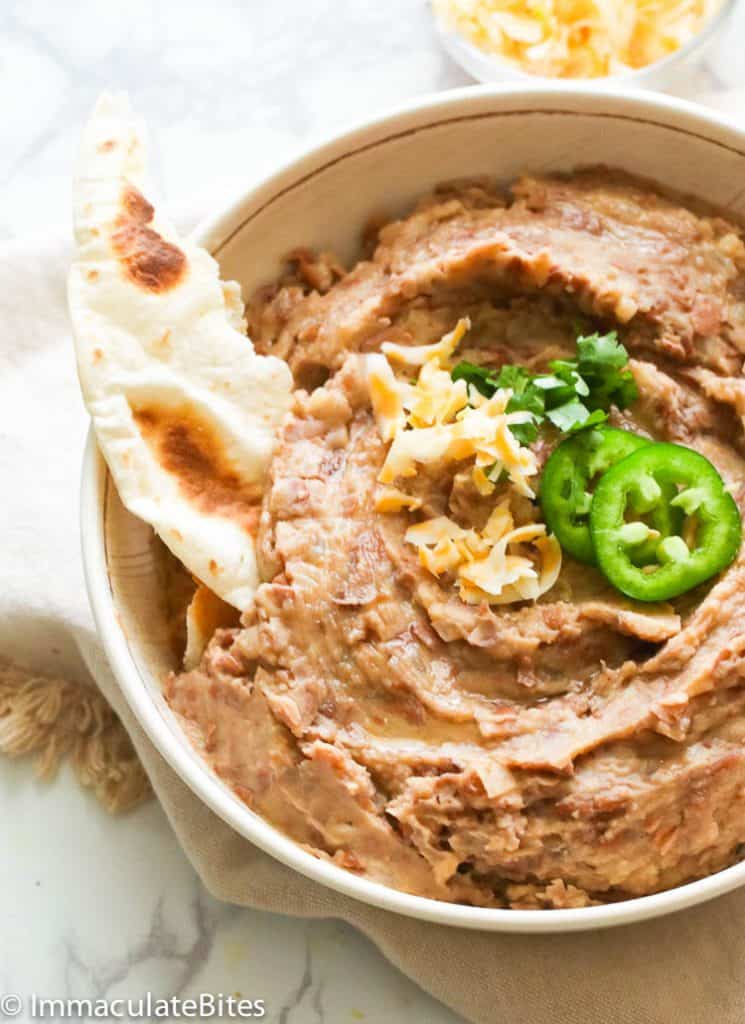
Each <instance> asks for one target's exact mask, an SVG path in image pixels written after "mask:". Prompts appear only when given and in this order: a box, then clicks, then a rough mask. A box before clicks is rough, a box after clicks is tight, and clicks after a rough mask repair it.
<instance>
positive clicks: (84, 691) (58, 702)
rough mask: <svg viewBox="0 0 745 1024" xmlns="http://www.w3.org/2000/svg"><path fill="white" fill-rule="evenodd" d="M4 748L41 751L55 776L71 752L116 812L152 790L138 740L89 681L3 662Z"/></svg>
mask: <svg viewBox="0 0 745 1024" xmlns="http://www.w3.org/2000/svg"><path fill="white" fill-rule="evenodd" d="M0 753H2V754H5V755H7V756H8V757H22V756H24V755H29V754H36V755H38V756H37V758H36V762H35V769H36V774H37V776H38V777H39V778H42V779H51V778H52V777H53V776H54V775H55V774H56V772H57V770H58V768H59V767H60V764H61V762H62V761H63V760H64V759H66V758H69V760H70V763H71V765H72V767H73V770H74V772H75V775H76V777H77V779H78V781H79V782H80V784H81V785H82V786H84V787H86V788H88V789H91V790H92V791H93V792H94V793H95V795H96V797H97V798H98V799H99V800H100V802H101V803H102V804H103V806H104V807H105V808H106V810H107V811H109V812H110V813H112V814H117V813H120V812H122V811H126V810H129V809H130V808H132V807H135V806H136V805H137V804H139V803H141V802H142V801H143V800H145V799H146V798H147V797H148V796H150V794H151V792H152V791H151V788H150V783H149V781H148V778H147V775H146V774H145V771H144V769H143V767H142V764H141V763H140V760H139V758H138V757H137V753H136V751H135V749H134V747H133V746H132V741H131V740H130V738H129V736H128V735H127V733H126V731H125V729H124V727H123V725H122V724H121V722H120V721H119V719H118V718H117V716H116V714H115V713H114V711H113V710H112V709H111V707H110V706H109V705H108V703H107V702H106V700H105V698H104V697H103V695H102V694H100V693H99V692H98V691H97V690H94V689H93V687H91V686H88V685H86V684H84V683H78V682H71V681H70V680H67V679H58V678H54V677H50V676H42V675H36V674H34V673H32V672H29V671H26V670H24V669H22V668H19V667H18V666H15V665H11V664H7V663H3V662H0Z"/></svg>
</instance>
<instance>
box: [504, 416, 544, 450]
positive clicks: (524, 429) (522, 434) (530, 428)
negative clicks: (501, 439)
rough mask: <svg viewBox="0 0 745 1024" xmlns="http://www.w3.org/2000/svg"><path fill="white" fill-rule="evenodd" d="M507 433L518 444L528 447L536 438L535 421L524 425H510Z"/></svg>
mask: <svg viewBox="0 0 745 1024" xmlns="http://www.w3.org/2000/svg"><path fill="white" fill-rule="evenodd" d="M509 431H510V433H511V434H512V436H513V437H514V438H515V440H516V441H518V442H519V443H520V444H522V445H529V444H532V443H533V442H534V441H535V440H536V439H537V438H538V423H537V421H536V420H535V419H532V420H527V421H526V422H525V423H510V424H509Z"/></svg>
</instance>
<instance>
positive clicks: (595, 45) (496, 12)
mask: <svg viewBox="0 0 745 1024" xmlns="http://www.w3.org/2000/svg"><path fill="white" fill-rule="evenodd" d="M736 2H737V0H432V8H433V11H434V14H435V18H436V21H437V24H438V28H439V30H440V35H441V37H442V40H443V42H444V44H445V46H446V48H447V49H448V51H449V52H450V54H451V56H453V57H454V58H455V59H456V60H458V61H459V63H461V64H462V65H463V66H464V67H465V68H466V70H468V71H469V72H470V73H471V74H473V75H475V77H477V78H480V79H482V80H484V81H490V80H494V79H495V78H500V77H509V76H510V74H512V76H513V77H514V75H520V76H522V75H524V74H528V75H533V76H538V77H543V78H552V79H555V78H565V79H585V78H588V79H595V80H597V79H603V78H608V79H616V78H620V77H624V78H629V77H630V78H632V79H638V84H642V85H643V84H650V85H661V84H665V78H664V76H663V75H662V72H663V69H664V70H668V71H669V70H670V68H669V66H670V65H672V64H675V63H677V59H682V58H684V57H686V56H689V55H691V54H692V53H693V52H694V51H695V52H698V50H699V48H700V47H703V46H704V45H705V44H706V43H707V42H710V41H711V38H712V37H713V35H714V33H715V31H716V30H718V29H721V27H722V26H723V24H724V22H725V21H726V18H727V15H728V14H729V13H730V11H731V10H732V8H733V7H734V6H735V4H736ZM657 65H659V68H657V67H656V66H657ZM655 72H659V76H661V77H660V80H659V81H655V80H654V79H653V78H650V74H653V73H655ZM647 79H650V80H649V81H647Z"/></svg>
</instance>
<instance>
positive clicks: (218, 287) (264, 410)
mask: <svg viewBox="0 0 745 1024" xmlns="http://www.w3.org/2000/svg"><path fill="white" fill-rule="evenodd" d="M143 149H144V147H143V132H142V130H141V128H140V125H139V122H138V121H137V120H135V118H134V117H133V115H132V111H131V109H130V106H129V102H128V100H127V98H126V96H123V95H122V96H120V95H117V96H110V95H104V96H102V97H101V98H100V100H99V101H98V104H97V105H96V108H95V110H94V112H93V116H92V117H91V120H90V122H89V124H88V126H87V128H86V131H85V134H84V137H83V145H82V152H81V155H80V161H79V167H78V172H77V175H76V178H75V185H74V195H73V200H74V222H75V238H76V241H77V256H76V259H75V261H74V263H73V265H72V268H71V270H70V277H69V292H68V294H69V302H70V314H71V317H72V323H73V330H74V334H75V342H76V351H77V358H78V372H79V375H80V384H81V388H82V391H83V396H84V398H85V402H86V405H87V407H88V410H89V412H90V414H91V417H92V419H93V425H94V428H95V431H96V437H97V439H98V444H99V446H100V448H101V451H102V452H103V455H104V457H105V459H106V462H107V463H108V466H109V469H110V470H111V473H112V476H113V478H114V481H115V483H116V486H117V489H118V491H119V494H120V496H121V498H122V501H123V502H124V504H125V505H126V506H127V508H128V509H129V510H130V511H131V512H133V513H134V514H135V515H136V516H139V517H140V518H141V519H144V520H145V521H146V522H148V523H150V524H151V525H152V526H153V527H154V529H155V531H156V532H157V533H158V535H159V536H160V537H161V538H162V539H163V541H164V542H165V543H166V544H167V546H168V547H169V548H170V549H171V551H172V552H173V553H174V554H175V555H176V557H177V558H178V559H180V561H181V562H183V564H184V565H185V566H186V567H187V569H189V571H190V572H191V573H192V574H193V575H194V576H196V577H197V578H198V579H199V580H201V581H202V582H203V583H204V584H206V585H207V586H208V587H209V588H210V589H211V590H213V591H214V592H215V593H216V594H217V595H219V597H221V598H222V599H223V600H224V601H227V602H228V603H229V604H231V605H233V606H234V607H236V608H239V609H243V608H246V607H247V606H248V605H249V604H250V602H251V600H252V597H253V594H254V591H255V589H256V586H257V584H258V571H257V565H256V555H255V536H256V530H257V524H258V514H259V502H260V498H261V489H262V480H263V477H264V473H265V470H266V468H267V465H268V463H269V461H270V459H271V454H272V449H273V446H274V441H275V437H276V432H277V427H278V425H279V422H280V420H281V418H282V417H283V415H284V413H285V412H286V410H287V408H288V407H289V403H290V395H291V389H292V377H291V374H290V371H289V369H288V367H287V365H286V364H285V363H284V362H282V361H281V360H279V359H275V358H273V357H265V356H259V355H257V354H256V353H255V352H254V349H253V345H252V344H251V342H250V341H249V340H248V338H247V337H246V335H245V333H244V325H243V306H242V303H241V301H240V295H239V291H238V287H237V285H235V284H223V283H222V282H221V281H220V277H219V269H218V266H217V263H216V262H215V261H214V259H213V258H212V257H211V256H210V255H209V253H207V252H206V251H205V250H204V249H201V248H199V247H198V246H197V245H195V244H194V243H192V242H190V241H188V240H185V239H182V238H179V236H178V234H177V233H176V231H175V230H174V228H173V227H172V225H171V224H169V222H168V221H167V220H166V219H165V218H164V217H163V216H162V215H161V214H160V213H159V212H156V211H155V210H154V209H153V207H152V206H151V205H150V203H149V202H148V201H147V199H145V197H144V195H143V191H142V189H143V178H144V170H145V166H144V151H143Z"/></svg>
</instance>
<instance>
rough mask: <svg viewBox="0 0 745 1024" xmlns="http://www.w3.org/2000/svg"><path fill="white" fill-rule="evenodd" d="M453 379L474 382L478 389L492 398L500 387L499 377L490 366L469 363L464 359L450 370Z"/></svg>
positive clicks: (468, 382)
mask: <svg viewBox="0 0 745 1024" xmlns="http://www.w3.org/2000/svg"><path fill="white" fill-rule="evenodd" d="M450 376H451V377H452V378H453V380H464V381H465V382H466V383H467V384H473V386H474V387H475V388H476V390H477V391H480V392H481V394H482V395H485V396H486V397H487V398H491V396H492V395H493V394H494V392H495V391H496V390H497V388H498V387H499V384H498V383H497V378H496V377H495V376H494V374H493V372H492V370H491V369H490V368H489V367H488V366H478V365H477V364H476V363H469V362H468V361H467V360H463V361H462V362H460V363H458V365H457V366H454V367H453V369H452V370H451V371H450Z"/></svg>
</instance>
